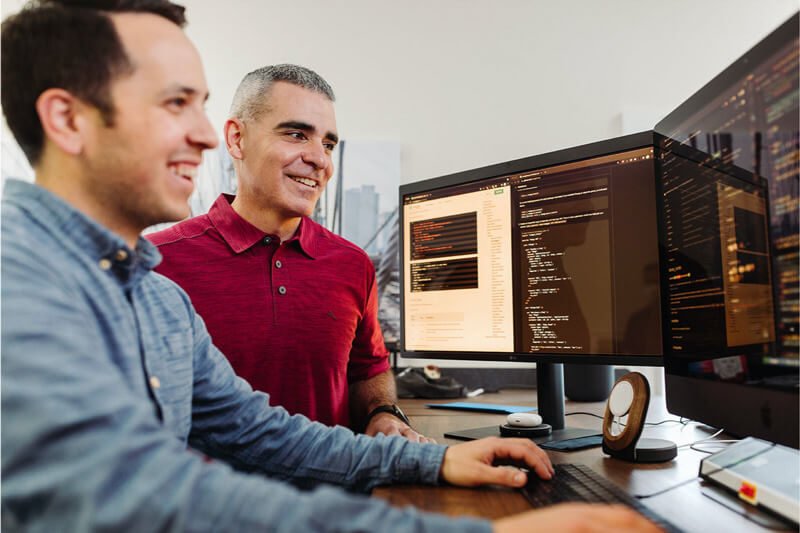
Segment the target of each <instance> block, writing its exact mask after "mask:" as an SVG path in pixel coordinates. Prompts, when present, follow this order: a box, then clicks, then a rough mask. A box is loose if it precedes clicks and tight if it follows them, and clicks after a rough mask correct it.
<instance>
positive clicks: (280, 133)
mask: <svg viewBox="0 0 800 533" xmlns="http://www.w3.org/2000/svg"><path fill="white" fill-rule="evenodd" d="M333 103H334V94H333V90H332V89H331V88H330V86H329V85H328V83H327V82H326V81H325V80H324V79H322V78H321V77H320V76H319V75H318V74H316V73H315V72H313V71H311V70H309V69H307V68H304V67H300V66H297V65H273V66H267V67H263V68H260V69H258V70H256V71H254V72H251V73H250V74H248V75H247V76H245V78H244V79H243V80H242V82H241V84H240V86H239V88H238V89H237V91H236V94H235V96H234V99H233V104H232V106H231V115H232V116H231V118H230V119H229V120H228V121H227V122H226V123H225V141H226V143H227V148H228V151H229V153H230V154H231V156H232V157H233V161H234V168H235V170H236V175H237V178H238V183H239V186H238V191H237V194H236V197H235V198H234V197H232V196H229V195H221V196H220V197H219V198H218V199H217V201H216V202H215V203H214V205H213V206H212V207H211V209H210V211H209V212H208V214H206V215H202V216H199V217H195V218H193V219H190V220H187V221H184V222H182V223H180V224H178V225H176V226H173V227H171V228H169V229H166V230H163V231H161V232H159V233H155V234H152V235H149V236H148V238H150V239H151V240H152V241H153V242H154V243H155V244H156V245H158V247H159V251H160V252H161V253H162V255H163V256H164V261H163V263H162V264H161V265H160V266H159V267H158V269H157V270H158V272H160V273H161V274H164V275H165V276H167V277H169V278H171V279H172V280H173V281H175V282H177V283H178V284H179V285H181V287H182V288H183V289H184V290H185V291H186V292H187V293H188V294H189V296H190V297H191V299H192V303H193V304H194V306H195V308H196V309H197V311H198V312H199V313H200V316H202V317H203V319H204V320H205V322H206V326H207V327H208V330H209V333H211V337H212V338H213V339H214V343H215V344H216V345H217V346H218V347H219V348H220V349H221V350H222V352H223V353H224V354H225V355H226V356H227V357H228V359H229V360H230V361H231V364H232V365H233V367H234V369H235V370H236V372H237V374H239V375H240V376H242V377H243V378H245V379H246V380H247V381H248V382H250V384H251V385H252V386H253V387H254V388H256V389H258V390H262V391H265V392H268V393H269V394H270V397H271V401H272V403H273V404H277V405H282V406H283V407H285V408H286V409H288V410H289V412H291V413H301V414H304V415H306V416H308V417H309V418H311V419H312V420H317V421H320V422H323V423H325V424H328V425H337V424H338V425H345V426H351V427H353V428H354V429H359V430H364V431H365V433H367V434H368V435H375V434H377V433H385V434H389V435H391V434H401V435H404V436H405V437H406V438H408V439H409V440H412V441H427V440H428V439H426V438H425V437H423V436H421V435H419V434H417V433H416V432H415V431H414V430H413V429H411V427H410V426H409V425H408V420H407V419H405V416H404V415H403V414H402V412H400V411H399V409H397V408H396V407H395V402H396V395H395V389H394V379H393V376H392V374H391V370H389V363H388V354H387V351H386V348H385V347H384V344H383V338H382V335H381V331H380V327H379V325H378V318H377V296H376V287H375V269H374V266H373V264H372V262H371V260H370V259H369V257H368V256H367V254H366V253H364V251H362V250H361V249H360V248H358V247H357V246H355V245H354V244H352V243H350V242H348V241H346V240H345V239H343V238H341V237H339V236H338V235H335V234H333V233H331V232H329V231H327V230H326V229H325V228H323V227H322V226H320V225H319V224H317V223H315V222H314V221H312V220H311V219H310V218H309V216H310V215H311V213H312V212H313V211H314V206H315V205H316V203H317V201H318V200H319V198H320V195H321V194H322V191H323V190H324V188H325V185H326V184H327V183H328V180H329V179H330V177H331V175H332V174H333V161H332V157H331V154H332V152H333V149H334V147H335V146H336V143H337V141H338V134H337V130H336V115H335V113H334V105H333Z"/></svg>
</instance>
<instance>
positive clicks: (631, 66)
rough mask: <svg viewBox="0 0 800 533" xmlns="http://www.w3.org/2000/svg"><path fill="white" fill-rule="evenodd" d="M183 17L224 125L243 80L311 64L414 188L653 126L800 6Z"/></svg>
mask: <svg viewBox="0 0 800 533" xmlns="http://www.w3.org/2000/svg"><path fill="white" fill-rule="evenodd" d="M186 5H187V8H188V17H189V25H188V29H187V32H188V34H189V35H190V37H191V38H192V39H193V40H194V42H195V43H196V44H197V46H198V48H199V49H200V53H201V55H202V57H203V59H204V62H205V66H206V72H207V76H208V78H209V84H210V86H211V88H212V99H211V101H210V102H209V105H208V110H209V113H210V114H211V117H212V119H213V121H214V123H215V124H218V125H220V126H221V124H222V122H223V121H224V119H225V116H226V112H227V106H228V103H229V102H230V99H231V97H232V95H233V91H234V90H235V88H236V85H237V84H238V82H239V81H240V79H241V77H242V76H243V75H244V74H245V73H246V72H248V71H250V70H252V69H254V68H257V67H259V66H262V65H265V64H270V63H277V62H294V63H300V64H303V65H306V66H309V67H311V68H313V69H315V70H317V71H318V72H319V73H320V74H322V75H323V76H324V77H325V78H326V79H327V80H328V81H329V82H330V83H331V85H332V86H333V87H334V90H335V91H336V93H337V97H338V104H337V115H338V122H339V130H340V136H341V137H343V138H345V139H347V138H350V139H383V140H394V141H398V142H400V143H402V144H403V148H404V161H403V162H404V169H403V182H407V181H415V180H418V179H422V178H427V177H433V176H437V175H442V174H447V173H451V172H455V171H458V170H463V169H467V168H472V167H476V166H483V165H487V164H490V163H493V162H498V161H503V160H507V159H513V158H518V157H524V156H528V155H533V154H536V153H541V152H544V151H550V150H554V149H559V148H565V147H568V146H572V145H576V144H582V143H585V142H591V141H595V140H600V139H603V138H607V137H612V136H616V135H620V134H621V133H623V129H622V128H623V122H625V123H626V124H628V125H629V128H632V129H640V128H639V125H641V124H644V125H645V126H643V127H645V128H646V127H652V126H653V125H654V123H655V122H656V121H657V120H658V119H660V118H661V117H662V116H663V115H665V114H666V113H668V112H669V111H670V110H672V109H673V108H674V107H676V106H677V105H678V104H679V103H680V102H682V101H683V100H684V99H685V98H686V97H688V96H689V95H690V94H692V93H693V92H694V91H695V90H697V89H698V88H700V87H701V86H702V85H703V84H704V83H705V82H706V81H708V80H709V79H710V78H711V77H713V76H714V75H716V74H717V73H718V72H719V71H721V70H722V69H723V68H724V67H726V66H727V65H728V64H729V63H731V62H732V61H733V60H734V59H736V58H737V57H738V56H740V55H741V54H742V53H743V52H745V51H746V50H747V49H748V48H750V47H751V46H752V45H753V44H755V43H756V42H758V41H759V40H760V39H761V38H762V37H764V36H765V35H766V34H768V33H769V32H770V31H771V30H773V29H774V28H775V27H777V26H778V25H779V24H780V23H782V22H783V21H784V20H785V19H787V18H788V17H789V16H790V15H791V14H792V13H793V12H794V11H795V10H796V9H797V6H798V4H797V0H761V1H758V2H754V1H752V0H713V1H712V0H706V1H702V2H698V1H696V0H693V1H689V0H670V1H668V2H664V1H661V2H654V1H644V0H615V1H613V2H611V1H606V2H600V1H597V0H574V1H563V2H551V1H529V0H405V1H403V2H397V1H388V0H348V1H343V2H328V1H325V2H323V1H319V0H306V1H304V2H286V1H274V0H267V1H246V0H230V1H227V2H214V1H210V0H189V1H187V2H186ZM648 125H649V126H648ZM629 131H630V130H629ZM629 131H628V132H629Z"/></svg>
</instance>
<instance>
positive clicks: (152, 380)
mask: <svg viewBox="0 0 800 533" xmlns="http://www.w3.org/2000/svg"><path fill="white" fill-rule="evenodd" d="M150 386H151V387H153V388H154V389H160V388H161V380H160V379H158V378H157V377H156V376H153V377H151V378H150Z"/></svg>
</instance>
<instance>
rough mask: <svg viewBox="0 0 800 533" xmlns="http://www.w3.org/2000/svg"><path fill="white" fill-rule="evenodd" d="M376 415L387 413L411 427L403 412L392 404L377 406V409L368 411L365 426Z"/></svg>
mask: <svg viewBox="0 0 800 533" xmlns="http://www.w3.org/2000/svg"><path fill="white" fill-rule="evenodd" d="M378 413H389V414H391V415H394V416H396V417H397V418H399V419H400V420H402V421H403V422H405V423H406V424H407V425H408V426H411V422H409V421H408V417H407V416H406V415H405V414H404V413H403V411H401V410H400V408H399V407H397V406H396V405H394V404H391V405H379V406H378V407H376V408H375V409H373V410H372V411H370V412H369V414H368V415H367V420H366V422H365V425H368V424H369V421H370V420H372V417H373V416H375V415H377V414H378Z"/></svg>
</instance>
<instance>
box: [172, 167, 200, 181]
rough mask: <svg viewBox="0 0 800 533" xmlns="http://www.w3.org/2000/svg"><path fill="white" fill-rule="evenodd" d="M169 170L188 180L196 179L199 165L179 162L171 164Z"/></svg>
mask: <svg viewBox="0 0 800 533" xmlns="http://www.w3.org/2000/svg"><path fill="white" fill-rule="evenodd" d="M169 171H170V172H171V173H172V174H173V175H174V176H177V177H179V178H184V179H187V180H190V181H191V180H194V178H196V177H197V166H196V165H190V164H187V163H177V164H173V165H169Z"/></svg>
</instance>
